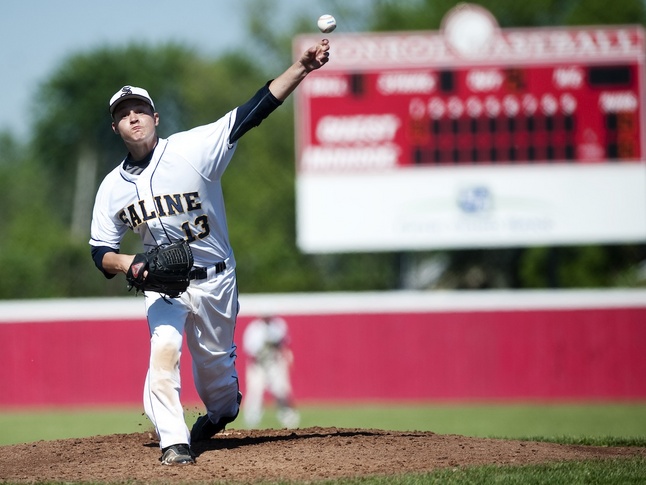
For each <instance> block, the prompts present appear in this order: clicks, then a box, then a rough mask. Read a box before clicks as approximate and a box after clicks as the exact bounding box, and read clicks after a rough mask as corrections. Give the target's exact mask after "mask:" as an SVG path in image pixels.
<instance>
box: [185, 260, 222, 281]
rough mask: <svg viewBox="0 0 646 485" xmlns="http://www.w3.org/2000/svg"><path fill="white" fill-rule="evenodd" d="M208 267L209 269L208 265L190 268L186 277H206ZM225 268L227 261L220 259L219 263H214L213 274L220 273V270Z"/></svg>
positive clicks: (196, 278) (197, 278)
mask: <svg viewBox="0 0 646 485" xmlns="http://www.w3.org/2000/svg"><path fill="white" fill-rule="evenodd" d="M208 269H209V268H208V267H207V268H202V267H195V268H193V269H191V271H189V273H188V279H189V280H203V279H205V278H206V274H207V271H208ZM225 269H227V263H225V262H224V261H220V262H219V263H215V274H218V273H222V271H224V270H225Z"/></svg>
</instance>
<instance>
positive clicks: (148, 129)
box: [112, 99, 159, 143]
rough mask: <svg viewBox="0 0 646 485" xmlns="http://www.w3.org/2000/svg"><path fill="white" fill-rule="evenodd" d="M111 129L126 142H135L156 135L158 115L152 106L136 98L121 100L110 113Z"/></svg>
mask: <svg viewBox="0 0 646 485" xmlns="http://www.w3.org/2000/svg"><path fill="white" fill-rule="evenodd" d="M112 119H113V122H112V129H113V130H114V132H115V133H116V134H117V135H120V136H121V138H123V141H125V142H126V143H137V142H141V141H146V140H149V139H151V138H154V137H156V127H157V125H158V124H159V115H158V114H157V113H155V112H153V109H152V107H151V106H150V105H149V104H148V103H146V102H144V101H139V100H137V99H127V100H125V101H123V102H121V103H120V104H119V105H118V106H117V108H116V109H115V110H114V113H113V115H112Z"/></svg>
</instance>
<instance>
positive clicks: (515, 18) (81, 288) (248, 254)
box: [0, 0, 646, 299]
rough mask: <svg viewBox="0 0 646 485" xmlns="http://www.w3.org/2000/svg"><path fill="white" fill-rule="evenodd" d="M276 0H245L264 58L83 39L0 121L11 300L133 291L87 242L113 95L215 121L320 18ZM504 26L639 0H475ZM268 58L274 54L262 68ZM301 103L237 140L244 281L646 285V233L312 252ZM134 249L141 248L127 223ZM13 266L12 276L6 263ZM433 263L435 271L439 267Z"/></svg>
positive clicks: (232, 206) (551, 20) (411, 20)
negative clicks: (29, 108)
mask: <svg viewBox="0 0 646 485" xmlns="http://www.w3.org/2000/svg"><path fill="white" fill-rule="evenodd" d="M274 2H275V0H249V1H248V2H247V6H248V18H249V27H248V28H249V35H250V37H251V38H252V39H253V44H255V45H262V46H263V52H264V53H265V54H264V55H265V56H266V57H265V58H266V59H267V60H269V61H270V62H267V63H265V64H263V65H258V64H257V63H255V62H254V61H253V58H252V57H251V55H250V53H249V52H247V51H245V49H244V47H241V48H240V49H239V50H236V51H231V52H227V53H225V54H222V55H220V56H218V57H217V58H211V57H209V56H206V55H204V54H202V53H200V52H198V51H197V50H196V49H195V48H193V47H189V46H186V45H182V44H178V43H167V44H163V45H147V44H130V45H127V46H123V47H102V48H97V49H95V50H92V51H90V52H82V53H73V54H72V55H70V56H69V57H68V58H67V59H65V60H64V61H63V62H62V63H61V64H60V66H59V67H58V68H57V69H56V70H55V72H53V73H52V75H51V77H49V78H48V79H47V80H46V81H45V82H43V83H42V84H41V85H40V86H39V87H38V90H37V92H36V93H35V102H36V103H37V104H38V106H39V110H38V113H37V115H36V117H35V119H34V120H33V122H32V125H31V130H30V133H31V135H30V137H29V139H28V140H25V141H22V140H17V139H16V138H15V137H14V136H13V135H12V134H11V133H8V132H4V133H0V204H1V206H2V207H3V208H4V209H5V213H4V217H2V218H0V234H2V236H3V237H2V238H0V265H1V267H2V268H3V270H4V271H3V273H4V277H3V278H0V298H1V299H21V298H48V297H82V296H123V295H125V294H126V290H125V281H124V279H123V278H119V277H117V278H114V279H113V280H110V281H107V280H105V279H104V278H103V276H101V275H100V273H99V272H98V271H97V270H96V268H95V267H94V264H93V262H92V260H91V258H90V251H89V245H88V239H89V224H90V219H91V209H92V205H93V201H94V194H95V193H96V189H97V188H98V184H99V183H100V181H101V179H102V178H103V177H104V176H105V174H107V173H108V172H109V171H110V170H111V169H112V168H113V167H114V166H115V165H116V164H117V163H118V162H119V160H121V159H122V158H123V156H124V155H125V153H124V148H123V144H122V142H121V140H120V139H119V138H118V137H117V136H115V135H114V134H113V133H112V130H111V127H110V122H111V120H110V116H109V113H108V109H107V100H108V98H109V96H110V95H111V94H112V93H113V92H114V91H115V90H116V89H117V88H118V87H120V86H123V85H126V84H132V85H137V86H144V87H146V88H147V89H148V90H149V92H151V94H153V93H154V94H153V98H154V99H155V103H156V105H157V107H158V109H159V111H160V116H161V123H160V127H159V133H160V135H161V136H168V135H170V134H171V133H174V132H176V131H179V130H184V129H189V128H192V127H194V126H198V125H201V124H205V123H209V122H211V121H214V120H215V119H217V118H219V117H220V116H222V115H223V114H225V113H226V112H227V111H229V110H230V109H232V108H234V107H235V106H237V105H239V104H241V103H243V102H245V101H246V100H247V99H248V98H249V97H250V96H251V95H252V94H253V93H255V91H256V90H257V89H259V88H260V86H262V84H264V83H265V82H266V81H267V80H269V79H270V78H271V76H272V75H276V74H277V73H278V72H280V71H281V70H282V69H283V68H284V67H287V65H288V64H290V63H291V62H292V60H291V39H292V37H293V36H294V35H295V34H297V33H299V32H311V25H310V24H311V23H312V19H311V18H310V17H311V15H310V13H309V12H304V13H302V14H299V15H298V16H297V18H296V20H295V22H294V24H293V30H292V31H289V32H283V33H279V34H277V33H276V32H273V31H271V30H269V28H268V27H267V26H266V24H265V22H264V21H263V18H262V15H261V12H263V11H266V9H267V8H272V6H273V4H274ZM331 3H332V5H331V6H330V10H331V11H332V10H334V12H338V15H339V18H341V19H343V20H344V21H346V22H347V23H348V24H351V27H352V29H354V30H365V31H389V30H392V31H397V30H437V29H438V28H439V26H440V22H441V20H442V17H443V16H444V14H445V13H446V12H447V11H448V10H449V9H450V8H452V7H454V6H455V5H456V3H457V2H455V1H448V0H408V1H402V0H397V1H393V0H375V1H374V2H372V3H370V4H369V6H370V7H369V8H366V7H365V6H361V5H355V6H348V5H347V4H346V3H347V2H342V1H336V2H331ZM477 3H479V4H480V5H482V6H484V7H485V8H487V9H488V10H490V11H491V12H492V13H493V14H494V16H495V17H496V19H497V20H498V22H499V24H500V25H501V27H503V28H504V27H531V26H549V25H601V24H626V23H630V24H635V23H640V24H645V23H646V9H645V7H644V3H643V2H641V1H639V0H617V1H616V2H615V3H614V4H613V8H611V9H609V8H608V5H607V2H602V1H601V0H585V1H584V0H538V1H535V2H512V1H508V0H490V1H481V2H477ZM268 66H269V67H268ZM294 166H295V160H294V117H293V104H292V102H291V101H290V100H288V101H287V102H286V103H285V105H284V106H283V107H281V108H280V109H278V110H277V111H276V112H275V113H273V114H272V115H271V116H270V117H269V118H268V119H267V120H265V121H264V122H263V125H262V126H261V128H260V129H256V130H252V131H251V132H249V133H247V134H246V135H245V136H244V137H243V139H242V140H241V142H240V144H239V147H238V149H237V152H236V155H235V157H234V160H233V162H232V164H231V165H230V167H229V168H228V169H227V173H226V174H225V176H224V179H223V189H224V192H225V199H226V204H227V214H228V219H229V226H230V227H229V230H230V235H231V241H232V244H233V247H234V251H235V253H236V259H237V260H238V262H239V264H238V281H239V284H240V291H241V292H243V293H253V292H297V291H298V292H301V291H364V290H390V289H401V288H470V289H476V288H550V287H559V288H581V287H618V286H624V287H626V286H633V287H634V286H640V285H641V286H643V285H646V281H645V280H646V277H645V276H644V273H646V266H645V264H644V261H646V245H645V244H625V245H621V244H617V245H581V246H576V247H575V246H568V247H519V248H508V249H484V248H483V249H470V250H451V251H449V250H447V251H417V252H403V251H402V252H380V253H349V254H319V255H308V254H303V253H302V252H300V251H299V250H298V248H297V246H296V228H295V219H296V215H295V193H294V181H295V168H294ZM123 250H124V251H131V252H136V251H140V250H141V247H140V243H139V241H138V237H136V236H134V235H132V234H131V235H129V236H127V237H126V239H125V240H124V243H123ZM9 275H12V276H11V277H9ZM429 275H430V276H429Z"/></svg>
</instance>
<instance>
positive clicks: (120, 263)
mask: <svg viewBox="0 0 646 485" xmlns="http://www.w3.org/2000/svg"><path fill="white" fill-rule="evenodd" d="M328 51H329V43H328V41H327V39H324V40H322V41H321V42H320V43H318V44H316V45H314V46H312V47H310V48H309V49H308V50H307V51H306V52H305V53H304V54H303V55H302V56H301V57H300V59H298V60H297V61H296V62H295V63H294V64H292V66H290V67H289V68H288V69H287V70H286V71H285V72H283V73H282V74H281V75H280V76H278V77H277V78H276V79H274V80H272V81H271V82H268V83H267V84H266V85H265V86H263V87H262V88H261V89H260V90H259V91H258V92H257V93H256V94H255V95H254V96H253V97H252V98H251V99H250V100H249V101H248V102H247V103H245V104H243V105H241V106H239V107H237V108H235V109H233V110H232V111H230V112H229V113H227V114H225V115H224V116H223V117H222V118H220V119H219V120H217V121H215V122H213V123H211V124H208V125H204V126H200V127H197V128H194V129H192V130H189V131H186V132H182V133H177V134H174V135H172V136H170V137H169V138H168V139H161V138H159V137H158V135H157V126H158V124H159V123H160V116H159V113H157V111H156V110H155V105H154V103H153V100H152V98H151V96H150V95H149V93H148V92H147V91H146V90H145V89H142V88H137V87H132V86H124V87H123V88H122V89H120V90H119V91H117V92H116V93H115V94H114V96H113V97H112V98H111V99H110V103H109V104H110V113H111V115H112V119H113V122H112V129H113V131H114V133H115V134H117V135H119V136H120V137H121V138H122V140H123V142H124V144H125V146H126V148H127V149H128V155H127V156H126V157H125V158H124V160H123V161H122V162H121V163H120V164H119V165H118V166H117V167H116V168H115V169H114V170H113V171H112V172H111V173H109V174H108V175H107V176H106V177H105V179H104V180H103V182H102V183H101V185H100V187H99V190H98V192H97V195H96V200H95V205H94V211H93V216H92V227H91V239H90V245H91V248H92V257H93V259H94V262H95V264H96V266H97V267H98V268H99V269H100V270H101V271H102V272H103V274H104V275H105V276H106V277H107V278H112V277H114V275H116V274H118V273H124V274H127V272H128V270H129V269H130V266H131V264H132V261H133V259H134V255H132V254H120V252H119V248H120V244H121V240H122V238H123V236H124V234H125V233H126V231H127V230H128V229H130V230H132V231H134V232H136V233H138V234H139V235H140V236H141V239H142V241H143V245H144V249H149V248H152V247H155V246H157V245H160V244H164V243H170V242H172V241H174V240H178V239H186V240H187V241H188V242H189V243H190V246H191V249H192V252H193V256H194V260H195V268H194V271H193V272H192V276H191V278H192V281H191V284H190V286H189V288H188V289H187V291H186V292H185V293H183V294H182V295H181V296H180V297H179V298H176V299H169V298H166V297H164V296H163V295H160V294H159V293H155V292H150V291H146V292H145V296H146V298H145V299H144V303H145V308H146V316H147V320H148V325H149V329H150V362H149V367H148V373H147V376H146V381H145V386H144V409H145V411H146V414H147V416H148V417H149V419H150V420H151V421H152V423H153V425H154V426H155V429H156V431H157V434H158V436H159V439H160V447H161V450H162V456H161V458H160V460H161V462H162V463H163V464H167V465H172V464H188V463H194V462H195V457H194V456H193V453H192V451H191V448H190V443H191V441H196V440H203V439H209V438H211V437H212V436H213V435H214V434H215V433H218V432H219V431H221V430H223V429H224V427H225V426H226V424H228V423H230V422H231V421H233V420H234V419H235V418H236V417H237V415H238V411H239V407H240V399H241V395H240V392H239V389H238V376H237V372H236V368H235V360H236V350H235V349H236V346H235V344H234V329H235V324H236V317H237V313H238V291H237V284H236V274H235V267H236V262H235V259H234V256H233V251H232V249H231V246H230V243H229V234H228V229H227V222H226V217H225V208H224V200H223V195H222V187H221V184H220V180H221V177H222V175H223V173H224V171H225V169H226V168H227V166H228V164H229V162H230V160H231V158H232V156H233V153H234V151H235V148H236V146H237V142H238V140H239V139H240V137H241V136H243V135H244V134H245V133H246V132H247V131H248V130H249V129H251V128H253V127H254V126H257V125H259V124H260V122H261V121H262V120H263V119H264V118H265V117H267V116H268V115H269V114H270V113H271V112H272V111H273V110H274V109H276V108H277V107H278V106H279V105H280V104H281V103H282V101H284V100H285V99H286V98H287V97H288V96H289V95H290V94H291V93H292V92H293V91H294V89H296V87H297V86H298V85H299V84H300V82H301V81H302V80H303V79H305V77H306V76H307V75H308V74H309V73H310V72H311V71H313V70H315V69H319V68H320V67H322V66H323V65H324V64H325V63H326V62H328V55H329V53H328ZM184 334H185V335H186V342H187V345H188V349H189V351H190V352H191V356H192V359H193V377H194V380H195V387H196V389H197V392H198V394H199V396H200V398H201V399H202V401H203V402H204V405H205V407H206V414H205V415H204V416H201V417H200V418H199V419H198V420H197V422H196V423H195V424H194V425H193V427H192V429H191V431H190V433H189V431H188V428H187V426H186V423H185V421H184V411H183V408H182V404H181V402H180V390H181V382H180V371H179V363H180V354H181V349H182V341H183V338H184Z"/></svg>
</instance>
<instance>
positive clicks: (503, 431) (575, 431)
mask: <svg viewBox="0 0 646 485" xmlns="http://www.w3.org/2000/svg"><path fill="white" fill-rule="evenodd" d="M200 411H201V409H198V408H188V409H187V410H186V420H187V422H188V424H189V426H190V425H191V424H192V423H193V421H194V419H195V417H196V416H197V415H198V414H199V412H200ZM300 412H301V425H300V426H301V427H303V428H306V427H311V426H322V427H331V426H334V427H337V428H375V429H389V430H418V431H433V432H435V433H438V434H460V435H465V436H478V437H496V438H499V437H505V438H531V437H543V438H558V437H568V438H570V439H578V438H607V437H615V438H646V403H636V404H635V403H631V404H626V403H623V404H569V405H552V404H550V405H547V404H546V405H538V404H527V405H522V404H513V405H492V404H488V405H449V404H446V405H436V404H419V405H399V406H394V405H359V404H357V405H354V406H340V405H339V406H323V405H321V406H303V407H301V408H300ZM261 427H264V428H269V427H276V428H279V427H280V425H279V423H278V421H277V420H276V418H275V415H274V410H273V408H268V409H267V412H266V414H265V417H264V419H263V422H262V425H261ZM230 428H244V416H243V415H242V414H241V415H240V417H239V418H238V420H237V421H236V422H235V423H234V424H233V425H232V426H230ZM151 429H152V427H151V425H150V422H149V421H148V419H147V418H146V417H145V416H144V414H143V412H142V410H141V409H139V408H127V409H117V408H108V409H98V408H95V409H70V410H38V411H22V412H16V411H2V412H0V445H8V444H12V443H28V442H32V441H38V440H53V439H61V438H81V437H86V436H94V435H106V434H115V433H135V432H141V431H148V430H151Z"/></svg>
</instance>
